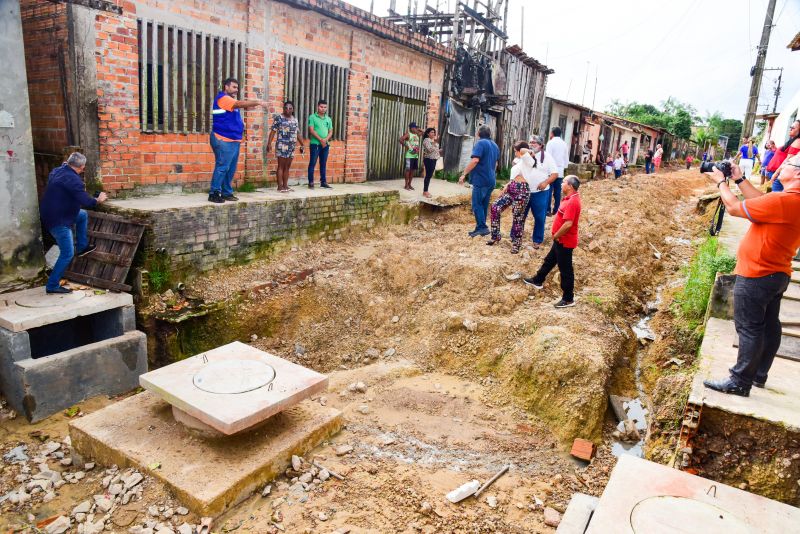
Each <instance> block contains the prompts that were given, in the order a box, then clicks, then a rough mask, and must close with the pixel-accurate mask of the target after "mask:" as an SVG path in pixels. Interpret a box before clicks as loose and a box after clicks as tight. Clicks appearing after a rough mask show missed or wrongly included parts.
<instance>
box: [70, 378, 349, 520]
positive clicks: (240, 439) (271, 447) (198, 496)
mask: <svg viewBox="0 0 800 534" xmlns="http://www.w3.org/2000/svg"><path fill="white" fill-rule="evenodd" d="M343 424H344V421H343V418H342V415H341V412H339V411H338V410H335V409H333V408H328V407H322V406H320V405H319V404H318V403H314V402H311V401H305V402H303V403H301V404H298V405H296V406H294V407H292V408H289V409H288V410H285V411H283V412H281V413H279V414H277V415H275V416H274V417H271V418H270V419H268V420H267V421H266V422H265V423H264V424H263V425H262V426H259V427H257V428H255V429H253V430H252V431H249V432H244V433H241V434H238V435H236V436H229V437H224V438H219V439H202V438H198V437H197V436H196V435H194V434H191V433H190V432H189V431H188V430H187V429H186V428H185V427H184V426H183V425H181V424H180V423H177V422H176V421H175V420H174V419H173V417H172V411H171V407H170V405H169V404H168V403H167V402H166V401H164V400H162V399H160V398H158V396H157V395H155V394H154V393H152V392H149V391H147V392H144V393H140V394H138V395H134V396H132V397H129V398H127V399H125V400H122V401H120V402H118V403H116V404H113V405H111V406H108V407H106V408H103V409H102V410H99V411H97V412H94V413H91V414H89V415H87V416H85V417H82V418H80V419H78V420H75V421H73V422H72V423H70V430H69V433H70V437H71V439H72V445H73V447H74V448H75V451H76V452H77V453H78V454H80V455H81V456H83V457H86V458H93V459H95V460H96V461H97V462H99V463H100V464H102V465H112V464H116V465H119V466H121V467H136V468H138V469H140V470H142V471H145V472H147V473H149V474H150V475H151V476H154V477H156V478H158V479H160V480H162V481H163V482H164V483H165V484H166V485H167V486H169V488H170V489H171V490H172V491H173V493H174V494H175V496H176V497H177V498H178V499H179V500H180V501H181V502H182V503H183V504H184V505H185V506H187V507H188V508H190V509H191V510H192V511H193V512H195V513H197V514H198V515H210V516H216V515H218V514H220V513H222V512H223V511H225V510H226V509H227V508H229V507H231V506H234V505H235V504H237V503H238V502H240V501H241V500H242V499H244V498H246V497H247V496H248V495H250V494H251V493H252V492H253V491H255V490H257V489H260V488H261V487H263V485H264V484H265V483H267V482H269V481H270V480H272V479H274V478H275V477H276V476H277V475H279V474H280V473H282V472H283V471H284V470H285V469H286V468H287V467H288V466H289V465H290V464H291V456H292V455H293V454H297V455H303V454H306V453H307V452H308V451H310V450H311V449H312V448H314V447H315V446H316V445H318V444H319V443H320V442H321V441H323V440H325V439H328V438H329V437H330V436H332V435H333V434H335V433H337V432H338V431H339V430H340V429H341V427H342V425H343Z"/></svg>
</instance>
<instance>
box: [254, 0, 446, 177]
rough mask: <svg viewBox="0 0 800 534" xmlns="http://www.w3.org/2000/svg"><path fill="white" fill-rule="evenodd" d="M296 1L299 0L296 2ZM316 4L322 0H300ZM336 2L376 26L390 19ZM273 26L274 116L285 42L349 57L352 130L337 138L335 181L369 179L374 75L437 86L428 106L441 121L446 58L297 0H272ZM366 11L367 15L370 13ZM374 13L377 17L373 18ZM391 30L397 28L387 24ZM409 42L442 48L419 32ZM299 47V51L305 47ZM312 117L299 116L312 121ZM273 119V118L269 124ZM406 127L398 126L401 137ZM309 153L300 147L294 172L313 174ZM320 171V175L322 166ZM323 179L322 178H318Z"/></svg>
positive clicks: (270, 169)
mask: <svg viewBox="0 0 800 534" xmlns="http://www.w3.org/2000/svg"><path fill="white" fill-rule="evenodd" d="M291 3H296V2H290V4H291ZM299 3H302V4H308V5H315V4H318V3H319V2H314V1H309V2H299ZM329 4H331V5H333V6H334V8H337V9H341V10H343V11H342V13H343V16H345V17H348V18H349V19H353V20H355V17H356V16H358V20H368V21H369V22H370V23H371V24H374V25H375V27H378V26H380V27H383V26H384V25H385V23H384V22H383V21H381V20H380V19H379V18H378V17H371V16H370V15H369V14H368V13H364V12H362V11H360V10H357V9H356V8H353V7H352V6H349V5H348V4H342V3H341V2H329ZM270 16H271V21H272V22H273V23H272V24H271V31H272V35H273V37H274V39H275V40H276V41H277V42H278V43H279V44H278V45H277V46H276V49H273V50H271V51H270V53H271V58H270V71H269V74H270V79H269V91H270V99H269V101H270V109H269V112H270V117H271V116H273V115H274V114H277V113H280V112H281V110H282V106H283V101H284V97H283V94H284V74H285V72H284V61H285V53H284V52H282V51H281V49H282V48H285V47H288V48H290V49H292V50H297V49H302V50H303V52H305V53H306V54H308V55H309V56H310V57H315V58H325V57H328V58H331V60H332V61H335V60H339V61H340V62H341V61H342V60H344V61H346V62H347V65H348V67H349V69H350V76H349V79H348V83H349V91H348V104H347V107H348V112H347V120H346V128H347V136H346V140H345V141H344V142H341V141H333V142H332V143H331V148H330V155H329V157H328V169H327V170H328V181H331V182H363V181H365V180H366V174H367V143H368V141H369V139H368V137H369V118H370V114H369V111H370V104H371V101H370V96H371V87H372V76H373V75H379V76H384V77H385V76H387V75H390V76H392V75H393V76H394V77H395V78H397V79H402V80H404V81H405V83H410V84H413V85H419V86H429V87H431V94H430V98H429V102H428V105H429V108H428V113H427V116H428V123H429V125H431V126H434V127H437V126H438V121H439V105H440V100H441V90H442V85H443V81H444V71H445V63H444V61H441V60H437V59H434V58H433V57H430V56H427V55H425V54H422V53H420V52H419V51H416V50H412V49H411V48H409V47H406V46H402V45H399V44H397V43H395V42H393V41H390V40H387V39H385V38H381V37H379V36H377V35H374V34H371V33H368V32H367V31H365V30H362V29H359V28H358V27H355V26H353V25H350V24H347V23H345V22H342V21H338V20H333V19H331V17H328V16H326V15H324V14H322V13H319V12H317V11H313V10H298V9H296V8H295V7H292V6H291V5H287V4H284V3H280V2H272V4H271V9H270ZM365 17H366V19H365ZM373 19H374V20H373ZM386 31H396V30H394V28H386ZM404 37H406V38H408V41H409V43H412V42H413V43H416V45H418V46H420V47H423V48H424V47H430V48H429V50H430V51H436V53H437V54H441V53H443V50H441V49H437V48H436V47H435V46H433V45H432V43H431V42H430V41H427V40H426V39H424V38H420V37H419V36H409V35H408V34H405V35H404ZM303 52H298V53H303ZM307 119H308V117H298V120H300V121H306V120H307ZM269 124H271V122H269V123H267V127H269ZM402 134H403V132H397V137H400V136H401V135H402ZM307 168H308V153H306V154H305V155H300V153H299V151H298V152H295V158H294V162H293V164H292V170H291V173H290V178H293V179H301V180H302V179H304V177H305V176H306V175H307ZM276 170H277V161H276V160H275V158H274V157H270V158H269V161H268V164H267V175H268V179H269V181H274V180H275V174H276ZM315 176H317V177H318V176H319V174H318V171H317V172H316V174H315ZM317 179H318V178H317Z"/></svg>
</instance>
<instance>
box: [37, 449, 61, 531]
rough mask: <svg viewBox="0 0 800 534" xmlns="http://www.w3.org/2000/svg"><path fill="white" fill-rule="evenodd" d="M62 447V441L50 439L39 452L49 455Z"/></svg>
mask: <svg viewBox="0 0 800 534" xmlns="http://www.w3.org/2000/svg"><path fill="white" fill-rule="evenodd" d="M60 448H61V444H60V443H56V442H55V441H48V442H47V443H45V444H44V445H43V446H42V448H41V449H39V454H42V455H44V456H48V455H50V454H53V453H54V452H56V451H57V450H58V449H60ZM51 524H52V523H51Z"/></svg>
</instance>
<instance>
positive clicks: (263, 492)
mask: <svg viewBox="0 0 800 534" xmlns="http://www.w3.org/2000/svg"><path fill="white" fill-rule="evenodd" d="M270 493H272V484H267V485H266V486H264V489H263V490H261V496H262V497H266V496H267V495H269V494H270Z"/></svg>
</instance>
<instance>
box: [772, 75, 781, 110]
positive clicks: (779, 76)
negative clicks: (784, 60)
mask: <svg viewBox="0 0 800 534" xmlns="http://www.w3.org/2000/svg"><path fill="white" fill-rule="evenodd" d="M781 78H783V67H781V69H780V72H779V73H778V85H777V87H775V104H773V105H772V112H773V113H777V112H778V97H779V96H781Z"/></svg>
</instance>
